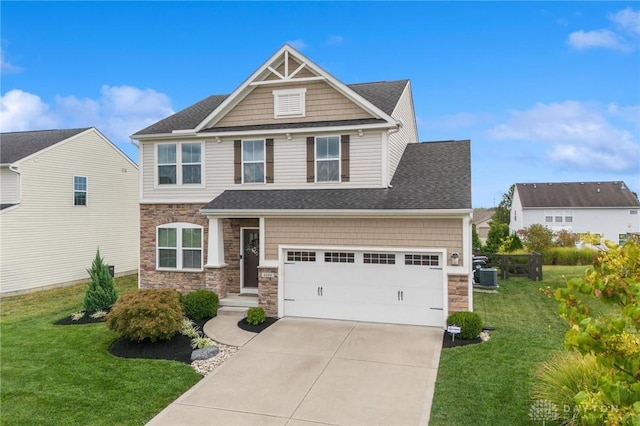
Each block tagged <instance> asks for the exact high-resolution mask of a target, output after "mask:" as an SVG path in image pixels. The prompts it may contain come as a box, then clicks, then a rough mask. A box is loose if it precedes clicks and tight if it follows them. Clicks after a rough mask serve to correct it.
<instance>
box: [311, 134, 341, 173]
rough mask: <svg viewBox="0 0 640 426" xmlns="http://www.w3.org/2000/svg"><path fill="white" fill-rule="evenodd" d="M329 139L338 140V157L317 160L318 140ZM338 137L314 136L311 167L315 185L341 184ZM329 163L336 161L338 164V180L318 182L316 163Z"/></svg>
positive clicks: (339, 141) (339, 139)
mask: <svg viewBox="0 0 640 426" xmlns="http://www.w3.org/2000/svg"><path fill="white" fill-rule="evenodd" d="M319 138H323V139H329V138H337V139H338V157H337V158H318V139H319ZM341 141H342V140H341V136H340V135H327V136H314V138H313V155H314V159H313V160H314V161H313V162H314V165H313V173H314V175H315V176H314V179H315V183H341V182H342V143H341ZM319 161H322V162H329V161H336V162H337V163H338V180H318V162H319Z"/></svg>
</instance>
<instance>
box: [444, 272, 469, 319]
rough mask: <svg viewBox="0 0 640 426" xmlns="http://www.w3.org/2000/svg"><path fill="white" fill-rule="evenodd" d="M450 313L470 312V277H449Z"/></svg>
mask: <svg viewBox="0 0 640 426" xmlns="http://www.w3.org/2000/svg"><path fill="white" fill-rule="evenodd" d="M447 279H448V282H449V285H448V295H449V298H448V300H449V313H453V312H461V311H469V310H470V309H469V275H451V274H449V275H448V277H447Z"/></svg>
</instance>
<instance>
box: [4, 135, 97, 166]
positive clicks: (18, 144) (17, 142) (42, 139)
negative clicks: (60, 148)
mask: <svg viewBox="0 0 640 426" xmlns="http://www.w3.org/2000/svg"><path fill="white" fill-rule="evenodd" d="M88 129H89V128H83V129H63V130H38V131H32V132H11V133H0V164H10V163H14V162H16V161H18V160H21V159H23V158H25V157H28V156H30V155H32V154H35V153H36V152H38V151H41V150H43V149H45V148H48V147H50V146H51V145H55V144H57V143H58V142H61V141H63V140H65V139H68V138H70V137H72V136H75V135H77V134H78V133H82V132H84V131H85V130H88Z"/></svg>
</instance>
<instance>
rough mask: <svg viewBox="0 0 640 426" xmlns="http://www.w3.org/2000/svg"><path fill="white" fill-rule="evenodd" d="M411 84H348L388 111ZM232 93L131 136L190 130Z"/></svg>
mask: <svg viewBox="0 0 640 426" xmlns="http://www.w3.org/2000/svg"><path fill="white" fill-rule="evenodd" d="M407 83H409V80H406V79H405V80H395V81H377V82H373V83H358V84H348V85H347V86H348V87H349V88H351V89H353V91H354V92H356V93H358V94H359V95H360V96H362V97H363V98H365V99H367V100H368V101H369V102H371V103H372V104H374V105H375V106H377V107H378V108H380V109H381V110H382V111H384V112H385V113H386V114H389V115H390V114H391V113H392V112H393V110H394V109H395V107H396V105H397V104H398V101H399V100H400V96H401V95H402V92H403V91H404V88H405V87H406V86H407ZM229 96H230V95H212V96H209V97H208V98H206V99H203V100H201V101H200V102H197V103H195V104H193V105H191V106H190V107H187V108H185V109H183V110H182V111H178V112H177V113H175V114H173V115H171V116H169V117H167V118H165V119H163V120H160V121H158V122H157V123H155V124H152V125H151V126H149V127H146V128H144V129H142V130H140V131H138V132H136V133H135V134H133V135H132V136H131V137H133V138H135V137H136V136H143V135H154V134H164V133H171V132H173V131H174V130H187V129H194V128H196V126H198V124H200V123H201V122H202V121H203V120H205V119H206V118H207V117H208V116H209V115H210V114H211V113H212V112H213V111H214V110H215V109H216V108H217V107H219V106H220V105H221V104H222V102H224V101H225V100H226V99H227V98H228V97H229ZM379 122H384V120H382V119H378V118H371V119H361V120H344V121H334V122H324V121H318V122H303V123H281V124H277V125H275V124H274V125H262V126H232V127H210V128H207V129H203V132H207V131H209V132H210V131H216V132H231V131H239V130H261V129H269V128H278V129H287V128H300V127H323V126H334V125H343V126H348V125H354V124H369V123H379Z"/></svg>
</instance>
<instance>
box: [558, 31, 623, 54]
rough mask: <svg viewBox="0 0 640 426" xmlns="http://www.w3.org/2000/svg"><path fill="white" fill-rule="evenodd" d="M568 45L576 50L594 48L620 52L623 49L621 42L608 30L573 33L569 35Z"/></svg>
mask: <svg viewBox="0 0 640 426" xmlns="http://www.w3.org/2000/svg"><path fill="white" fill-rule="evenodd" d="M568 43H569V45H570V46H571V47H573V48H574V49H578V50H586V49H591V48H596V47H602V48H609V49H618V50H621V49H624V47H625V46H624V44H623V42H622V40H621V39H620V38H619V37H618V36H617V35H616V34H615V33H614V32H612V31H609V30H593V31H583V30H580V31H575V32H573V33H571V34H569V40H568Z"/></svg>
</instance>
